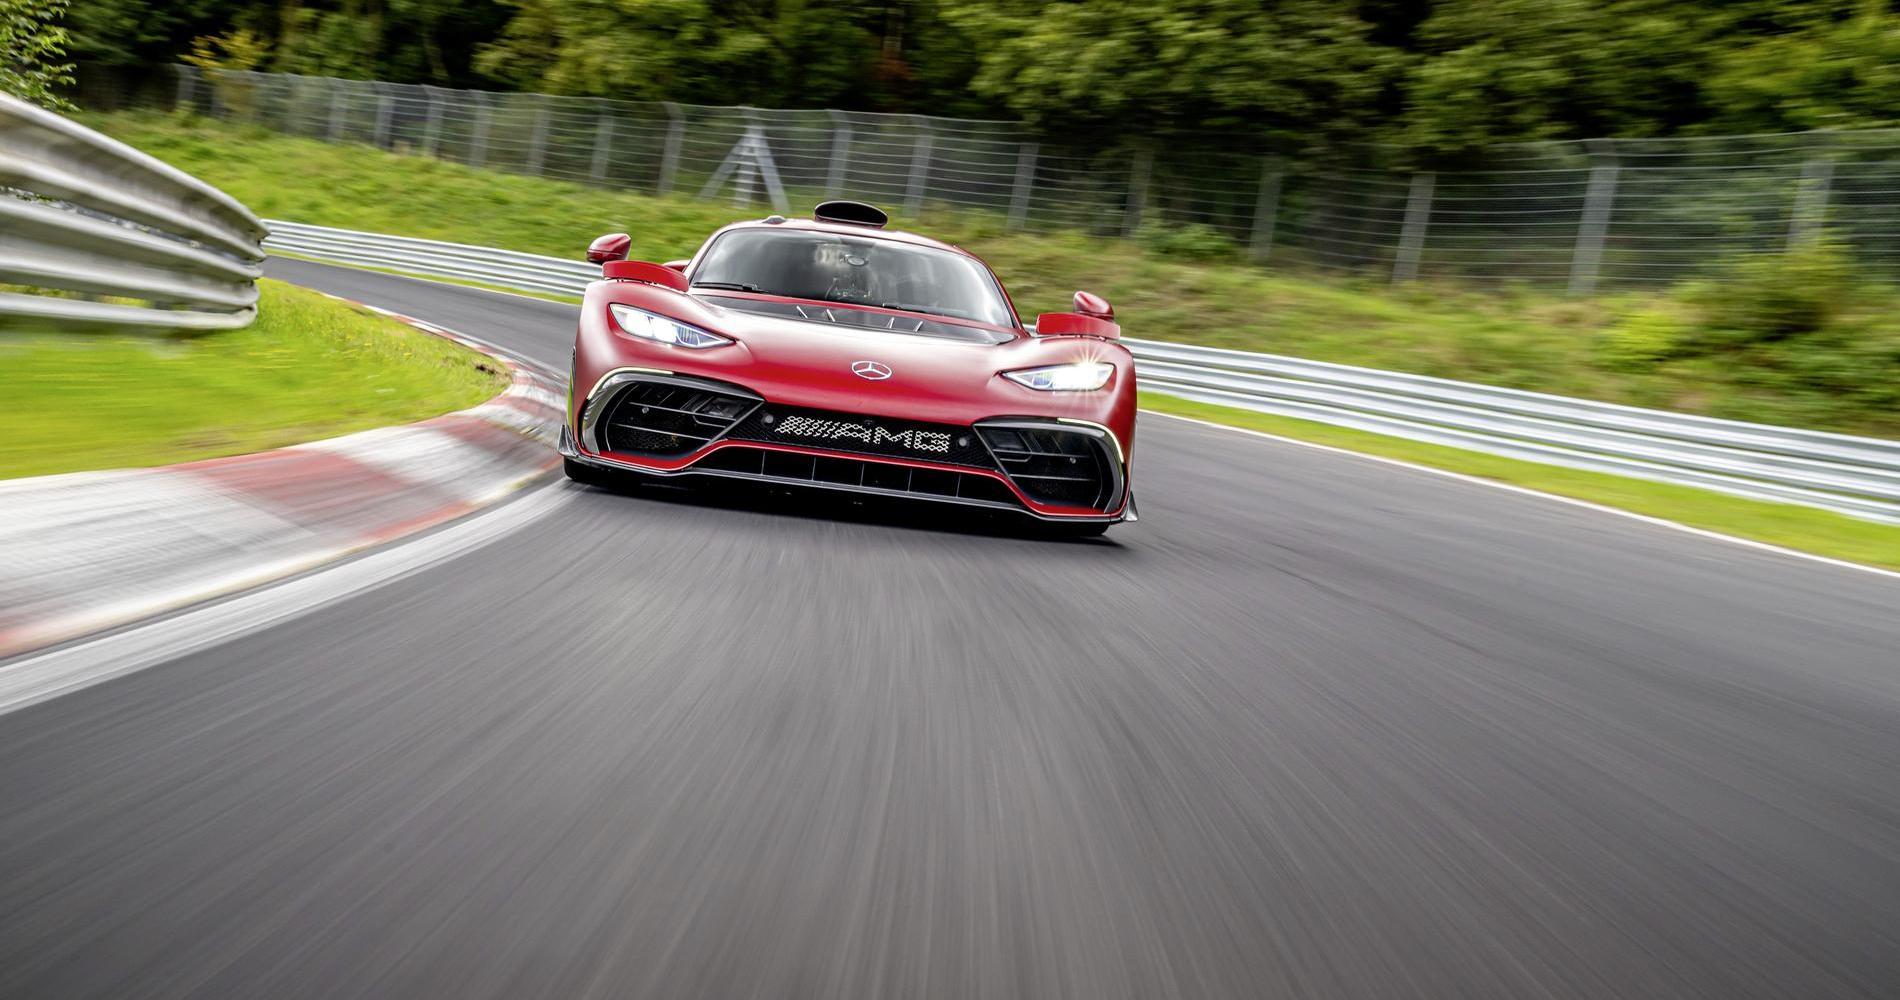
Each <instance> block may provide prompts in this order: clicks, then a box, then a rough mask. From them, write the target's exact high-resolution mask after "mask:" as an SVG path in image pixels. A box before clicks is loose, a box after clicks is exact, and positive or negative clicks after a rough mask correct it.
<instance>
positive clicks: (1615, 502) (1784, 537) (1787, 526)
mask: <svg viewBox="0 0 1900 1000" xmlns="http://www.w3.org/2000/svg"><path fill="white" fill-rule="evenodd" d="M1141 405H1142V407H1143V408H1144V409H1150V410H1158V411H1160V412H1162V413H1172V414H1175V415H1177V416H1183V417H1193V418H1195V419H1198V420H1207V421H1210V422H1213V423H1219V424H1227V425H1230V426H1233V427H1244V428H1248V429H1250V430H1257V431H1264V432H1266V433H1269V434H1278V435H1280V436H1282V437H1290V438H1295V439H1297V440H1301V441H1311V442H1313V443H1315V444H1324V445H1331V446H1333V447H1336V448H1344V449H1347V450H1350V451H1357V452H1363V453H1365V454H1368V455H1382V456H1385V457H1387V458H1396V459H1400V460H1403V461H1407V462H1414V463H1417V464H1419V465H1429V466H1431V467H1433V468H1436V469H1445V470H1447V471H1450V472H1458V473H1463V474H1464V475H1468V476H1477V477H1480V478H1483V479H1491V480H1496V481H1497V482H1501V483H1510V484H1512V485H1514V486H1523V487H1526V488H1529V489H1534V490H1541V491H1543V492H1545V493H1555V494H1557V495H1558V496H1565V497H1571V498H1574V499H1577V500H1587V501H1590V502H1591V503H1598V504H1602V505H1604V506H1606V507H1618V508H1621V509H1623V510H1627V511H1633V512H1635V513H1638V514H1647V515H1649V516H1651V517H1659V518H1663V519H1665V520H1669V521H1675V522H1677V523H1678V524H1686V525H1689V526H1690V527H1695V528H1705V529H1707V530H1709V531H1718V532H1721V533H1723V534H1725V535H1735V536H1737V537H1739V538H1749V539H1753V540H1755V541H1759V542H1768V543H1770V544H1772V545H1781V546H1785V547H1787V548H1791V549H1799V550H1801V551H1804V552H1812V553H1815V554H1816V555H1823V556H1830V557H1833V558H1835V559H1844V560H1847V561H1849V562H1857V563H1865V564H1867V565H1870V566H1882V567H1886V568H1888V569H1900V527H1896V526H1893V525H1886V524H1876V523H1874V522H1871V521H1862V520H1859V519H1857V518H1852V517H1844V516H1842V515H1839V514H1832V513H1829V512H1827V511H1824V510H1815V509H1813V508H1809V507H1797V506H1793V505H1790V504H1779V503H1766V502H1762V501H1757V500H1747V499H1744V498H1742V497H1734V496H1729V495H1727V494H1725V493H1713V492H1710V491H1708V490H1700V489H1695V488H1693V487H1688V486H1672V485H1670V484H1668V483H1652V482H1647V481H1645V480H1640V479H1626V478H1624V477H1622V476H1612V475H1607V474H1604V473H1600V472H1590V471H1587V470H1583V469H1568V468H1564V467H1562V466H1556V465H1543V464H1540V463H1537V462H1524V461H1519V460H1517V459H1514V458H1504V457H1501V456H1497V455H1486V454H1483V453H1481V452H1475V451H1464V450H1462V449H1459V448H1447V447H1444V446H1442V445H1435V444H1426V443H1424V442H1421V441H1408V440H1405V439H1404V438H1395V437H1387V436H1385V435H1383V434H1373V433H1370V432H1367V431H1361V430H1354V429H1352V428H1350V427H1335V426H1333V425H1331V424H1322V423H1315V422H1313V421H1310V420H1298V419H1295V418H1292V417H1282V416H1277V415H1275V414H1270V413H1256V412H1254V411H1252V410H1243V409H1236V408H1234V407H1227V406H1215V405H1212V404H1209V403H1199V402H1195V401H1192V400H1187V399H1181V398H1179V397H1176V396H1167V395H1163V394H1161V393H1153V392H1144V393H1142V394H1141Z"/></svg>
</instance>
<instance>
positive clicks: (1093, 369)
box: [1003, 361, 1115, 392]
mask: <svg viewBox="0 0 1900 1000" xmlns="http://www.w3.org/2000/svg"><path fill="white" fill-rule="evenodd" d="M1113 374H1115V366H1114V365H1111V364H1108V363H1106V362H1103V361H1078V362H1076V363H1075V364H1070V365H1050V366H1049V367H1047V368H1024V369H1022V370H1021V371H1013V372H1004V373H1003V377H1004V378H1006V379H1009V380H1010V381H1011V382H1014V383H1016V384H1018V385H1026V386H1028V387H1030V388H1031V389H1043V390H1047V391H1049V392H1087V391H1089V390H1091V389H1100V388H1101V387H1102V386H1105V385H1107V384H1108V377H1109V376H1110V375H1113Z"/></svg>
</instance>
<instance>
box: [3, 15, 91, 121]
mask: <svg viewBox="0 0 1900 1000" xmlns="http://www.w3.org/2000/svg"><path fill="white" fill-rule="evenodd" d="M65 12H66V2H65V0H0V93H4V94H12V95H13V96H15V97H18V98H21V99H23V100H27V101H32V102H33V103H35V104H45V105H50V106H52V107H60V106H62V105H63V104H64V103H65V102H64V101H63V99H62V98H60V97H59V95H58V93H57V90H58V88H59V87H61V86H63V85H65V84H69V83H72V82H73V77H72V71H73V67H72V64H71V63H69V62H66V61H65V53H66V43H67V40H68V38H67V32H66V29H65V28H63V27H60V25H59V18H60V15H61V14H64V13H65Z"/></svg>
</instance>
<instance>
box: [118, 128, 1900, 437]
mask: <svg viewBox="0 0 1900 1000" xmlns="http://www.w3.org/2000/svg"><path fill="white" fill-rule="evenodd" d="M88 120H89V121H91V122H92V123H93V124H95V125H97V126H99V127H100V128H102V129H104V130H105V131H106V132H108V133H109V134H111V135H114V136H116V137H118V138H120V139H123V140H125V141H127V142H130V143H131V144H133V145H135V146H138V147H139V148H141V149H143V150H145V151H147V152H149V153H152V154H153V155H155V156H158V157H159V158H160V159H163V160H166V161H168V162H170V163H172V164H174V165H176V166H178V167H181V168H183V169H185V170H187V171H190V172H191V173H194V174H197V175H198V176H200V177H203V178H205V179H206V180H208V181H211V182H212V183H214V184H217V185H218V186H220V187H222V188H224V189H225V190H226V191H229V192H230V193H231V194H233V195H235V196H236V197H237V198H238V199H239V200H241V201H243V202H245V203H246V204H248V205H250V206H251V207H252V208H253V209H255V210H256V211H257V212H258V213H259V214H260V215H263V216H266V217H270V218H281V219H289V220H293V221H298V222H307V223H314V224H319V225H330V226H340V227H345V228H352V229H364V230H373V231H380V232H390V233H399V234H404V235H410V236H421V237H427V238H433V239H444V240H453V241H456V242H463V243H474V244H479V245H484V246H496V247H503V248H507V249H512V250H525V251H530V252H535V253H544V254H552V255H556V256H564V257H573V258H578V257H579V256H580V254H581V251H582V249H583V248H584V247H585V246H586V245H587V243H588V241H589V240H591V239H592V238H593V237H595V236H597V235H599V234H601V233H604V232H614V231H625V232H627V233H629V234H631V235H632V237H633V252H634V255H635V256H636V257H638V258H641V259H647V260H659V261H663V260H668V259H672V258H677V257H684V256H687V255H689V254H690V253H691V252H692V251H693V249H694V248H695V247H697V246H698V245H699V243H700V242H701V241H702V240H703V239H704V238H705V236H706V234H707V233H708V232H709V231H711V230H712V229H713V228H715V227H717V226H719V225H722V224H724V223H727V222H730V221H732V220H733V219H734V218H737V217H741V216H746V215H756V214H758V213H760V212H762V211H764V209H763V207H761V208H759V209H755V210H753V211H751V212H747V211H744V210H740V209H734V208H733V207H731V205H729V204H727V203H724V202H703V201H698V200H694V199H691V198H684V197H676V198H656V197H651V196H647V195H642V194H636V193H630V192H625V191H609V190H601V189H597V188H589V187H584V186H582V185H578V184H570V183H564V182H559V181H548V180H542V179H540V178H533V177H524V176H518V175H512V174H504V173H498V172H492V171H482V170H472V169H469V168H466V167H462V166H458V165H455V164H450V163H444V162H441V161H436V160H431V159H427V158H424V157H421V156H410V155H399V154H394V153H385V152H381V151H377V150H373V149H369V148H366V147H363V146H336V145H330V144H327V143H324V142H319V141H316V140H309V139H297V138H291V137H287V136H283V135H280V134H277V133H273V132H268V131H265V130H262V129H258V128H249V127H239V126H233V125H230V124H226V123H220V122H212V121H207V120H204V119H188V120H187V119H179V118H175V117H170V116H165V115H157V114H151V113H121V114H114V115H104V116H92V117H91V118H89V119H88ZM798 208H801V209H802V208H803V206H798ZM898 221H899V224H902V221H903V220H901V219H900V220H898ZM918 228H919V229H921V230H922V231H925V232H929V233H931V234H933V235H938V236H941V237H943V238H945V239H948V240H950V241H952V242H955V243H958V244H961V245H963V246H966V247H968V248H969V249H971V250H972V251H974V252H976V253H978V254H980V255H982V256H983V257H985V258H986V259H988V260H989V262H990V263H991V264H992V265H994V266H995V268H996V270H997V271H998V273H999V274H1001V275H1002V276H1003V278H1004V280H1005V281H1006V282H1007V283H1008V285H1009V287H1010V290H1011V293H1012V294H1013V295H1014V296H1015V298H1016V301H1017V305H1018V307H1019V308H1021V309H1022V310H1023V311H1024V312H1025V313H1028V314H1034V313H1037V312H1043V311H1053V310H1062V309H1066V308H1067V303H1068V297H1069V295H1070V294H1071V293H1072V292H1073V291H1075V290H1076V289H1078V288H1086V289H1089V290H1092V291H1096V292H1099V293H1101V294H1103V295H1105V296H1106V297H1107V298H1108V299H1109V300H1110V301H1112V302H1114V303H1115V306H1116V311H1117V313H1118V314H1119V315H1120V317H1121V319H1122V321H1123V326H1124V329H1125V330H1126V331H1127V333H1128V334H1129V335H1130V336H1135V337H1145V338H1150V339H1156V340H1173V341H1180V342H1184V343H1199V344H1209V345H1213V346H1219V347H1233V348H1240V349H1245V350H1256V351H1270V352H1275V353H1284V354H1292V355H1297V356H1299V357H1304V358H1314V359H1318V360H1324V361H1336V362H1342V363H1346V364H1358V365H1368V366H1372V367H1377V368H1389V369H1394V370H1399V371H1409V372H1417V373H1420V374H1426V375H1438V376H1444V377H1448V378H1457V379H1465V380H1469V381H1476V382H1483V383H1487V384H1491V385H1502V386H1509V387H1514V388H1522V389H1533V390H1539V391H1544V392H1555V393H1561V394H1564V395H1572V396H1582V397H1587V398H1591V399H1601V400H1607V401H1611V402H1619V403H1628V404H1633V405H1638V406H1653V407H1662V408H1668V409H1675V410H1681V411H1684V412H1692V413H1704V414H1709V415H1712V416H1720V417H1728V418H1733V419H1743V420H1764V421H1769V422H1775V423H1784V424H1792V425H1800V426H1807V427H1817V428H1825V429H1830V430H1840V431H1847V432H1852V433H1868V434H1876V435H1900V413H1895V412H1894V411H1893V408H1891V407H1885V406H1876V405H1866V404H1862V403H1860V402H1858V401H1856V400H1852V399H1844V398H1842V397H1841V395H1840V394H1839V393H1837V392H1832V391H1830V390H1829V389H1827V388H1826V387H1825V385H1822V384H1810V383H1809V381H1808V380H1805V379H1803V378H1801V377H1798V376H1793V375H1789V374H1787V373H1781V372H1774V371H1769V370H1766V369H1763V368H1760V367H1755V368H1751V367H1749V366H1747V365H1740V364H1727V363H1721V362H1717V361H1713V360H1711V359H1708V358H1689V359H1681V360H1671V361H1663V362H1658V363H1655V364H1650V365H1644V366H1639V367H1637V368H1636V370H1626V369H1628V368H1630V366H1628V365H1623V366H1620V367H1619V366H1618V365H1617V364H1615V363H1614V361H1613V360H1612V359H1610V358H1608V357H1607V356H1606V351H1605V350H1604V348H1603V346H1602V344H1601V343H1600V341H1602V340H1603V339H1604V336H1605V334H1606V332H1607V331H1608V330H1610V328H1611V327H1612V326H1613V325H1614V324H1615V323H1616V322H1617V321H1618V320H1619V319H1620V318H1622V317H1623V316H1625V315H1627V314H1629V313H1631V312H1633V311H1635V310H1638V309H1641V308H1643V307H1644V306H1647V305H1649V304H1651V303H1653V302H1654V301H1655V300H1656V298H1657V294H1656V293H1628V294H1620V295H1613V296H1607V297H1601V298H1595V299H1588V300H1577V299H1570V298H1566V297H1564V296H1563V295H1561V294H1558V293H1557V292H1555V291H1549V290H1537V289H1530V288H1524V287H1505V288H1501V289H1500V288H1490V289H1484V290H1478V289H1473V288H1468V287H1462V286H1455V285H1446V284H1437V283H1431V282H1418V283H1412V284H1409V285H1406V286H1403V287H1398V288H1395V287H1393V286H1391V285H1390V284H1389V283H1387V282H1385V281H1383V280H1377V279H1375V278H1364V279H1345V278H1338V277H1327V276H1321V275H1318V274H1314V273H1310V272H1304V271H1300V270H1288V269H1279V268H1276V269H1262V268H1258V267H1254V266H1250V265H1247V264H1245V263H1242V262H1238V261H1200V262H1193V261H1182V260H1179V259H1176V257H1175V256H1172V255H1170V254H1167V253H1164V252H1162V251H1161V250H1160V249H1158V248H1157V249H1155V250H1154V251H1152V252H1151V251H1150V250H1149V249H1148V248H1147V247H1146V246H1145V245H1144V243H1143V241H1141V240H1132V241H1131V240H1111V239H1100V238H1095V237H1089V236H1086V235H1082V234H1078V233H1064V234H1054V235H1024V234H1010V233H1006V232H1004V231H1003V228H1002V226H1001V224H1000V221H999V220H998V219H997V218H995V217H994V216H988V215H982V214H967V213H966V214H957V213H950V212H939V213H937V214H933V215H932V216H931V217H930V219H929V220H928V222H927V223H926V224H924V225H921V226H919V227H918ZM1895 301H1896V302H1900V298H1896V299H1895ZM1877 305H1878V304H1877Z"/></svg>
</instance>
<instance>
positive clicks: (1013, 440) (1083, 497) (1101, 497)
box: [981, 427, 1115, 510]
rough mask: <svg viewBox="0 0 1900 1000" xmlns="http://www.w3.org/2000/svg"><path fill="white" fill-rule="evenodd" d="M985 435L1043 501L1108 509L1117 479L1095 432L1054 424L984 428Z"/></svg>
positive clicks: (1014, 475)
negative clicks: (1058, 428)
mask: <svg viewBox="0 0 1900 1000" xmlns="http://www.w3.org/2000/svg"><path fill="white" fill-rule="evenodd" d="M981 432H982V434H983V438H984V440H986V441H988V442H989V445H990V449H991V450H992V451H994V452H995V453H996V458H997V460H998V461H1000V462H1002V463H1003V472H1004V474H1006V475H1008V476H1009V478H1010V481H1011V482H1013V483H1015V484H1016V488H1017V489H1019V490H1022V491H1023V492H1024V493H1025V494H1027V495H1028V496H1029V498H1030V499H1032V500H1035V501H1036V502H1038V503H1046V504H1055V505H1060V506H1065V507H1092V508H1094V509H1096V510H1102V509H1104V508H1105V506H1106V505H1107V504H1108V502H1109V500H1110V499H1111V498H1110V496H1109V492H1110V491H1111V490H1113V489H1114V485H1115V481H1114V474H1113V467H1112V466H1111V465H1110V464H1109V463H1110V462H1111V461H1113V460H1112V459H1110V458H1109V457H1108V453H1107V452H1106V451H1105V450H1104V449H1103V448H1102V443H1101V441H1100V440H1099V439H1097V438H1096V437H1095V436H1094V435H1091V434H1083V433H1079V432H1076V431H1064V430H1056V429H1053V428H1047V429H1045V428H1023V427H984V428H981Z"/></svg>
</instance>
